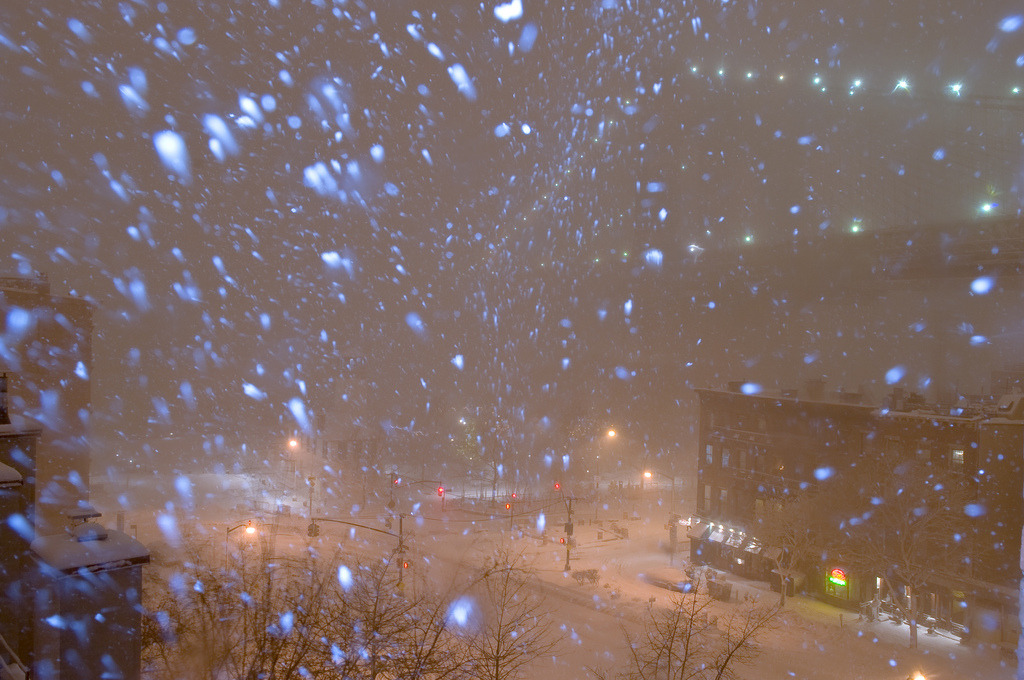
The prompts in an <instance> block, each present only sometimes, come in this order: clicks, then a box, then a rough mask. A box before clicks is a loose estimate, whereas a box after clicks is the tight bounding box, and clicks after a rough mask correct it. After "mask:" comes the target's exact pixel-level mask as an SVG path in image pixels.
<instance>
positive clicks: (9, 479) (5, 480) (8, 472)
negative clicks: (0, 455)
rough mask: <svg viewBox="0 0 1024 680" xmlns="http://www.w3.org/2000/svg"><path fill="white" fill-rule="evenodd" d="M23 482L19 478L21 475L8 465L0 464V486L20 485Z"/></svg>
mask: <svg viewBox="0 0 1024 680" xmlns="http://www.w3.org/2000/svg"><path fill="white" fill-rule="evenodd" d="M23 481H24V480H23V479H22V478H21V473H20V472H18V471H17V470H15V469H14V468H12V467H11V466H10V465H6V464H4V463H0V484H2V485H4V486H7V485H11V484H21V483H22V482H23Z"/></svg>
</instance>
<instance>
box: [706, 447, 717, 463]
mask: <svg viewBox="0 0 1024 680" xmlns="http://www.w3.org/2000/svg"><path fill="white" fill-rule="evenodd" d="M704 462H705V463H707V464H708V465H712V464H713V463H714V462H715V447H714V445H712V444H707V445H706V446H705V447H704Z"/></svg>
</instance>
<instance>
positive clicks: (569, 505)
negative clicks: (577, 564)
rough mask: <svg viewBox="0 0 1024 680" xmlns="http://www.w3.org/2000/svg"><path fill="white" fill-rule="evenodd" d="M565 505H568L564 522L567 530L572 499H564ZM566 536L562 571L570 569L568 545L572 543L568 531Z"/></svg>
mask: <svg viewBox="0 0 1024 680" xmlns="http://www.w3.org/2000/svg"><path fill="white" fill-rule="evenodd" d="M566 503H567V504H568V508H569V521H568V522H566V524H565V528H566V529H569V527H571V526H572V497H569V498H568V499H566ZM566 534H567V535H566V537H565V568H564V569H563V570H562V571H569V569H571V567H570V566H569V548H570V544H571V543H572V536H570V535H568V531H567V532H566Z"/></svg>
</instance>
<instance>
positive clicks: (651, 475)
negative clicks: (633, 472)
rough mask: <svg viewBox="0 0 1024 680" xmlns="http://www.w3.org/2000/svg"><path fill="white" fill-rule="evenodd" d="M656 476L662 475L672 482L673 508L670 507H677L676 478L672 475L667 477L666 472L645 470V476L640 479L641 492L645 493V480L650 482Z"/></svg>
mask: <svg viewBox="0 0 1024 680" xmlns="http://www.w3.org/2000/svg"><path fill="white" fill-rule="evenodd" d="M656 474H657V475H661V476H662V477H665V478H666V479H668V481H669V482H671V484H672V496H671V506H670V507H675V504H676V478H675V477H674V476H672V475H666V474H665V473H664V472H659V471H658V470H652V469H647V470H644V472H643V475H642V476H641V478H640V492H641V493H643V485H644V484H643V483H644V480H647V481H650V480H652V479H654V475H656Z"/></svg>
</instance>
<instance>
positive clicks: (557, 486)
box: [555, 482, 562, 491]
mask: <svg viewBox="0 0 1024 680" xmlns="http://www.w3.org/2000/svg"><path fill="white" fill-rule="evenodd" d="M561 490H562V485H561V484H559V483H558V482H555V491H561Z"/></svg>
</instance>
